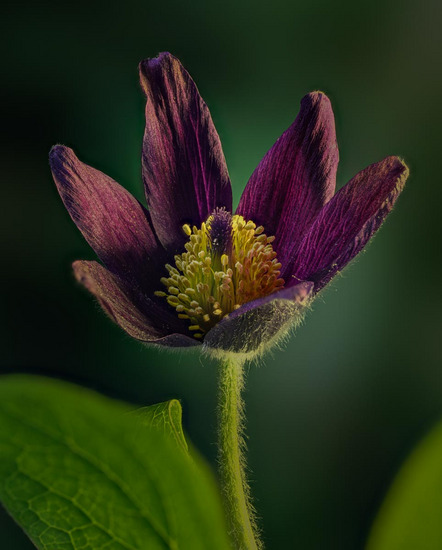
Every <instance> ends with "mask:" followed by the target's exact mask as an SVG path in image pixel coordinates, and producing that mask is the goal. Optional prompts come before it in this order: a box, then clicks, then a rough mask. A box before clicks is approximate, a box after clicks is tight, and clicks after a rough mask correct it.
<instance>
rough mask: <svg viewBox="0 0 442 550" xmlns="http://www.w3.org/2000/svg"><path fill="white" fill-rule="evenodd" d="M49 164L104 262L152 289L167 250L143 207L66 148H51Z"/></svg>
mask: <svg viewBox="0 0 442 550" xmlns="http://www.w3.org/2000/svg"><path fill="white" fill-rule="evenodd" d="M50 164H51V170H52V174H53V176H54V180H55V183H56V184H57V188H58V191H59V193H60V195H61V198H62V199H63V202H64V204H65V206H66V208H67V209H68V211H69V214H70V215H71V218H72V219H73V220H74V222H75V223H76V224H77V227H78V228H79V229H80V231H81V232H82V233H83V235H84V237H85V238H86V240H87V241H88V243H89V244H90V245H91V247H92V248H93V249H94V250H95V252H96V254H97V255H98V257H99V258H100V259H101V260H102V261H103V263H104V264H105V265H106V266H107V267H108V268H109V269H110V270H111V271H112V272H114V273H117V274H118V275H119V276H120V277H123V278H125V279H127V280H131V281H137V282H138V284H139V285H140V288H143V289H152V290H154V289H156V288H157V287H158V284H159V283H158V279H159V276H158V275H157V271H158V269H159V266H163V265H164V263H165V258H164V255H165V251H164V249H163V248H162V247H161V245H160V244H159V242H158V240H157V239H156V237H155V234H154V232H153V229H152V224H151V220H150V215H149V213H148V212H147V210H146V209H145V208H144V207H143V206H142V205H141V204H140V203H139V202H138V201H137V200H136V199H135V198H134V197H133V196H132V195H131V194H130V193H129V192H128V191H126V190H125V189H124V188H123V187H121V186H120V185H119V184H118V183H116V182H115V181H114V180H113V179H112V178H110V177H109V176H106V175H105V174H103V173H102V172H100V171H98V170H95V169H94V168H91V167H90V166H88V165H86V164H83V163H82V162H80V161H79V160H78V159H77V157H76V156H75V154H74V152H73V151H72V149H69V148H68V147H63V146H61V145H57V146H55V147H53V148H52V150H51V153H50Z"/></svg>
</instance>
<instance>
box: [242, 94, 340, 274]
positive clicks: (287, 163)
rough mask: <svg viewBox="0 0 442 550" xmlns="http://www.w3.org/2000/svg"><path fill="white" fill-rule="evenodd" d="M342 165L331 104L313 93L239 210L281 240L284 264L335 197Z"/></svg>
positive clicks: (257, 172)
mask: <svg viewBox="0 0 442 550" xmlns="http://www.w3.org/2000/svg"><path fill="white" fill-rule="evenodd" d="M338 161H339V152H338V146H337V142H336V132H335V122H334V115H333V110H332V107H331V103H330V100H329V99H328V98H327V96H326V95H325V94H323V93H322V92H312V93H310V94H308V95H306V96H305V97H304V98H303V99H302V101H301V108H300V111H299V114H298V116H297V117H296V119H295V121H294V123H293V124H292V125H291V126H290V128H288V130H286V131H285V132H284V133H283V134H282V136H281V137H280V138H279V139H278V140H277V141H276V143H275V144H274V145H273V147H272V148H271V149H270V150H269V151H268V153H267V154H266V155H265V156H264V158H263V159H262V160H261V162H260V163H259V165H258V167H257V168H256V170H255V171H254V172H253V174H252V176H251V177H250V180H249V182H248V184H247V186H246V188H245V190H244V193H243V195H242V197H241V200H240V203H239V206H238V209H237V214H241V215H242V216H244V217H245V218H247V219H251V220H253V221H254V222H255V223H256V224H258V225H262V226H264V229H265V232H266V234H267V235H274V236H275V242H274V248H275V250H276V251H277V252H278V259H279V261H280V262H282V263H283V264H284V261H285V259H286V257H287V254H288V252H289V250H290V249H291V247H292V246H293V243H299V242H300V240H301V239H302V237H303V235H304V234H305V232H306V230H307V228H308V227H309V226H310V224H311V223H312V222H313V220H314V219H315V217H316V215H317V214H318V212H319V211H320V210H321V208H322V207H323V205H324V204H325V203H326V202H327V201H328V200H330V198H331V197H332V196H333V193H334V190H335V185H336V170H337V166H338Z"/></svg>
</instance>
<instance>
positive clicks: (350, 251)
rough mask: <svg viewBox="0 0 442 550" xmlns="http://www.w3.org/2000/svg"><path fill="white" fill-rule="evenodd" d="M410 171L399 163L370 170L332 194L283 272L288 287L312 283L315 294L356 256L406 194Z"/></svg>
mask: <svg viewBox="0 0 442 550" xmlns="http://www.w3.org/2000/svg"><path fill="white" fill-rule="evenodd" d="M408 174H409V171H408V168H407V166H406V165H405V163H404V162H403V161H402V160H401V159H399V158H398V157H387V158H386V159H384V160H382V161H381V162H378V163H376V164H372V165H370V166H368V167H367V168H365V169H364V170H362V171H361V172H359V173H358V174H357V175H356V176H355V177H354V178H352V179H351V180H350V181H349V182H348V183H347V185H345V186H344V187H343V188H342V189H340V190H339V191H338V193H336V195H335V196H334V197H333V199H332V200H331V201H329V202H328V203H327V204H326V205H325V206H324V208H323V209H322V210H321V212H320V214H319V215H318V217H317V218H316V220H315V222H314V223H313V224H312V226H311V228H310V230H309V231H308V233H307V234H306V235H305V237H304V239H303V241H302V242H301V243H300V245H299V247H298V248H294V249H293V250H292V253H291V258H292V262H291V263H286V265H284V266H283V273H282V274H281V276H282V277H283V278H284V279H285V280H286V281H287V280H288V278H289V277H290V274H292V277H293V278H294V279H295V280H301V281H302V280H305V279H308V280H310V281H314V283H315V292H318V291H319V290H320V289H321V288H323V287H324V286H325V285H326V284H327V283H328V282H329V281H330V280H331V279H332V278H333V276H334V275H335V274H336V273H337V272H338V271H340V270H341V269H343V268H344V267H345V266H346V265H347V263H348V262H349V261H351V260H352V259H353V258H354V257H355V256H356V254H358V253H359V252H360V251H361V250H362V249H363V248H364V246H365V245H366V244H367V243H368V241H369V240H370V239H371V238H372V236H373V235H374V233H375V232H376V231H377V230H378V229H379V227H380V226H381V225H382V223H383V221H384V220H385V218H386V216H387V215H388V214H389V213H390V212H391V210H392V209H393V206H394V204H395V202H396V200H397V198H398V197H399V195H400V193H401V191H402V190H403V188H404V185H405V181H406V179H407V177H408Z"/></svg>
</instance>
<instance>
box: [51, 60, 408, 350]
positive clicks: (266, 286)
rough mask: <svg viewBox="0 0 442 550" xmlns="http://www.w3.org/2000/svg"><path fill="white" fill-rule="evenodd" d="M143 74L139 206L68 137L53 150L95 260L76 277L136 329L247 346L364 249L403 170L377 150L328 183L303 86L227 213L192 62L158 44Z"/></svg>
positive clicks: (62, 188)
mask: <svg viewBox="0 0 442 550" xmlns="http://www.w3.org/2000/svg"><path fill="white" fill-rule="evenodd" d="M140 78H141V84H142V87H143V89H144V92H145V94H146V97H147V104H146V130H145V134H144V139H143V152H142V175H143V181H144V188H145V192H146V199H147V204H148V208H145V207H144V206H143V205H142V204H140V203H139V202H138V201H137V200H136V199H135V198H134V197H133V196H132V195H131V194H130V193H128V192H127V191H126V190H125V189H124V188H122V187H121V186H120V185H119V184H118V183H116V182H115V181H114V180H112V179H111V178H110V177H109V176H106V175H105V174H103V173H101V172H99V171H98V170H95V169H94V168H91V167H90V166H87V165H86V164H83V163H82V162H80V161H79V160H78V159H77V157H76V156H75V154H74V153H73V151H72V150H71V149H69V148H67V147H64V146H61V145H57V146H55V147H53V149H52V150H51V154H50V164H51V169H52V173H53V176H54V179H55V182H56V184H57V187H58V190H59V193H60V195H61V197H62V199H63V202H64V204H65V206H66V208H67V209H68V211H69V213H70V215H71V217H72V219H73V220H74V222H75V223H76V224H77V226H78V228H79V229H80V231H81V232H82V233H83V235H84V237H85V238H86V240H87V241H88V242H89V244H90V245H91V247H92V248H93V249H94V250H95V252H96V254H97V256H98V258H99V259H100V260H101V262H102V264H103V265H101V264H100V263H97V262H94V261H77V262H74V264H73V268H74V272H75V275H76V277H77V279H78V280H79V281H80V282H81V283H82V284H83V285H84V286H85V287H86V288H87V289H88V290H89V291H90V292H91V293H92V294H93V295H95V296H96V298H97V299H98V301H99V302H100V304H101V306H102V308H103V309H104V311H105V312H106V313H107V314H108V315H109V316H110V317H111V319H113V320H114V321H115V322H116V323H117V324H118V325H120V327H121V328H123V329H124V330H125V331H126V332H127V333H128V334H129V335H130V336H132V337H134V338H136V339H138V340H141V341H144V342H149V343H152V344H159V345H165V346H173V347H176V346H193V345H198V344H201V343H202V344H203V345H204V346H205V347H206V348H207V349H210V350H212V351H213V352H215V353H217V352H218V351H219V352H226V351H227V352H237V353H245V354H249V355H253V354H255V353H258V352H260V351H262V349H263V347H264V346H268V345H269V344H271V343H272V342H273V341H274V340H275V339H277V338H278V337H279V336H280V335H281V334H283V333H284V332H286V331H287V330H288V328H289V327H291V326H292V325H293V324H294V323H296V321H297V320H299V318H300V317H301V316H302V312H303V310H304V309H305V307H306V305H307V304H308V303H310V301H311V299H312V298H313V297H314V296H315V295H316V293H318V292H319V291H320V290H321V289H322V288H323V287H324V286H325V285H326V284H327V283H328V282H329V281H330V280H331V279H332V278H333V277H334V275H336V274H337V273H338V272H339V271H341V270H342V269H343V268H344V267H345V266H346V265H347V263H348V262H349V261H350V260H351V259H352V258H354V257H355V256H356V254H358V253H359V252H360V251H361V250H362V248H363V247H364V246H365V245H366V243H367V242H368V241H369V240H370V238H371V237H372V236H373V234H374V233H375V232H376V231H377V229H378V228H379V227H380V225H381V224H382V222H383V221H384V219H385V217H386V216H387V214H388V213H389V212H390V211H391V209H392V207H393V205H394V203H395V201H396V199H397V197H398V196H399V194H400V192H401V191H402V189H403V186H404V183H405V180H406V178H407V176H408V169H407V167H406V165H405V164H404V163H403V162H402V161H401V160H400V159H399V158H397V157H387V158H386V159H384V160H383V161H381V162H378V163H376V164H372V165H371V166H369V167H368V168H365V169H364V170H362V171H361V172H359V173H358V174H357V175H356V176H354V177H353V178H352V179H351V180H350V181H349V182H348V183H347V185H345V186H344V187H343V188H342V189H340V190H339V191H338V192H337V193H336V194H335V176H336V169H337V165H338V147H337V143H336V135H335V124H334V117H333V111H332V109H331V105H330V101H329V100H328V98H327V97H326V96H325V95H324V94H323V93H322V92H313V93H310V94H308V95H307V96H305V97H304V98H303V99H302V101H301V109H300V112H299V114H298V116H297V118H296V120H295V121H294V123H293V124H292V125H291V126H290V128H288V130H286V131H285V132H284V133H283V134H282V136H281V137H280V138H279V139H278V140H277V142H276V143H275V144H274V145H273V147H272V148H271V149H270V150H269V152H268V153H267V154H266V155H265V157H264V158H263V160H262V161H261V162H260V164H259V165H258V167H257V168H256V170H255V171H254V173H253V174H252V176H251V178H250V180H249V182H248V184H247V186H246V188H245V191H244V193H243V195H242V197H241V200H240V203H239V206H238V208H237V210H236V213H235V215H232V214H231V212H232V192H231V186H230V180H229V176H228V172H227V167H226V163H225V159H224V155H223V152H222V148H221V143H220V140H219V137H218V134H217V132H216V130H215V127H214V125H213V122H212V119H211V116H210V113H209V110H208V108H207V105H206V104H205V103H204V101H203V100H202V98H201V96H200V95H199V92H198V89H197V87H196V85H195V83H194V82H193V80H192V79H191V77H190V76H189V74H188V73H187V72H186V71H185V69H184V68H183V67H182V65H181V64H180V62H179V61H178V60H177V59H176V58H175V57H173V56H172V55H171V54H169V53H162V54H160V55H159V57H157V58H155V59H150V60H146V61H143V62H142V63H141V64H140Z"/></svg>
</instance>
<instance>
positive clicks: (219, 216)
mask: <svg viewBox="0 0 442 550" xmlns="http://www.w3.org/2000/svg"><path fill="white" fill-rule="evenodd" d="M183 231H184V232H185V234H186V235H187V236H188V237H189V241H188V242H187V243H186V244H185V248H186V252H183V253H182V254H180V255H176V256H175V267H173V266H171V265H170V264H166V269H167V271H168V272H169V277H163V278H162V279H161V282H162V283H163V285H164V286H165V287H166V289H167V291H166V292H163V291H157V292H155V294H156V295H157V296H160V297H165V298H166V299H167V302H168V303H169V305H170V306H172V307H174V308H175V310H176V312H177V314H178V317H179V318H180V319H188V320H189V330H190V331H191V332H192V333H193V336H194V337H195V338H199V339H200V338H203V336H204V334H205V333H206V332H208V331H209V330H210V329H211V328H212V327H213V326H214V325H216V323H218V322H219V321H220V320H221V319H222V318H224V317H226V316H228V314H229V313H231V312H232V311H234V310H235V309H238V308H239V307H240V306H241V305H243V304H245V303H247V302H250V301H252V300H255V299H257V298H262V297H264V296H267V295H269V294H271V293H272V292H275V291H276V290H279V289H281V288H282V287H283V286H284V280H283V279H281V278H280V277H279V275H280V269H281V264H280V263H279V262H278V259H277V257H276V252H275V251H274V250H273V247H272V242H273V241H274V240H275V237H267V235H265V234H264V228H263V227H262V226H259V227H257V226H256V224H255V223H253V222H252V221H246V220H245V219H244V218H243V217H242V216H238V215H234V216H231V214H230V213H228V212H226V210H224V209H217V210H215V211H214V212H213V213H212V215H211V216H209V218H208V219H207V221H206V222H203V223H202V224H201V227H200V228H199V229H198V228H197V227H196V226H193V228H191V227H190V226H189V225H187V224H186V225H184V226H183Z"/></svg>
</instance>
